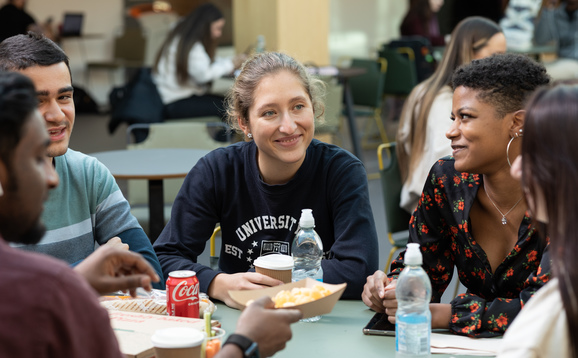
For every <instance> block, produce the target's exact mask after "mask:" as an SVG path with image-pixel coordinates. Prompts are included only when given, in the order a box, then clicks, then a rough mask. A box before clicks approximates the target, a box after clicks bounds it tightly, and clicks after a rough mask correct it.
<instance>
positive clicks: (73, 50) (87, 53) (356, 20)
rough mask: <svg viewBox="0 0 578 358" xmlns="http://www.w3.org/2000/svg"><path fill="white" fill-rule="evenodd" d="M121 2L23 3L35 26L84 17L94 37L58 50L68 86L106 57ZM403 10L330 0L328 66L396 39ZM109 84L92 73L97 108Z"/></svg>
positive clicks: (366, 1) (396, 2)
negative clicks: (70, 15)
mask: <svg viewBox="0 0 578 358" xmlns="http://www.w3.org/2000/svg"><path fill="white" fill-rule="evenodd" d="M233 1H235V0H233ZM287 1H291V0H287ZM312 1H315V0H312ZM123 3H124V1H123V0H74V1H70V0H28V4H27V9H28V11H29V12H30V13H31V14H32V15H33V16H34V17H35V19H36V21H38V22H43V21H44V20H45V19H46V18H48V17H49V16H52V17H53V18H54V22H55V23H60V22H61V21H62V18H63V14H64V13H65V12H83V13H84V14H85V20H84V27H83V33H84V34H88V35H99V36H100V37H97V38H94V37H92V36H90V37H88V38H83V39H67V40H64V41H63V42H62V44H61V45H62V47H63V49H64V51H66V53H67V54H68V56H69V57H70V63H71V69H72V75H73V81H74V83H76V84H77V85H81V86H84V87H86V83H85V71H84V69H85V63H86V61H87V60H93V61H95V60H104V59H110V58H112V43H113V39H114V36H115V34H118V33H119V32H120V31H121V26H122V22H123V20H122V17H123V15H122V12H123ZM406 9H407V1H406V0H331V3H330V12H331V17H330V35H329V51H330V54H331V55H330V56H331V63H333V64H335V63H337V59H338V58H339V57H342V56H348V57H375V55H376V49H377V48H378V47H379V46H380V45H381V44H382V43H384V42H388V41H389V40H391V39H393V38H395V37H398V36H399V25H400V23H401V21H402V19H403V16H404V14H405V12H406ZM114 81H115V82H116V84H117V85H118V84H119V83H122V76H120V74H117V75H116V77H115V79H114ZM111 85H113V84H111V83H110V81H109V77H108V75H107V72H105V71H94V72H93V73H91V76H90V88H86V89H88V90H89V92H90V93H91V94H92V95H93V96H94V97H95V99H96V100H97V101H98V102H99V103H101V104H106V103H107V101H108V98H107V95H108V92H109V91H110V87H111Z"/></svg>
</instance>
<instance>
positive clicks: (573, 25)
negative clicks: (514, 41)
mask: <svg viewBox="0 0 578 358" xmlns="http://www.w3.org/2000/svg"><path fill="white" fill-rule="evenodd" d="M576 10H578V0H565V1H560V0H543V3H542V8H541V10H540V13H539V15H538V17H537V18H536V22H535V27H534V42H535V43H536V44H537V45H543V44H547V43H550V42H555V43H556V45H557V46H558V59H556V60H554V61H551V62H546V63H544V66H546V69H547V70H548V73H549V74H550V76H551V77H552V78H553V79H554V80H563V79H569V78H578V12H577V11H576Z"/></svg>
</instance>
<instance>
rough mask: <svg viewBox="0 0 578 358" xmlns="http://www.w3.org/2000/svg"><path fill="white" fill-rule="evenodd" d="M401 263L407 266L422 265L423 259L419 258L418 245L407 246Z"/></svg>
mask: <svg viewBox="0 0 578 358" xmlns="http://www.w3.org/2000/svg"><path fill="white" fill-rule="evenodd" d="M403 263H404V264H405V265H406V266H407V265H412V266H416V265H420V266H421V264H422V263H423V258H422V256H421V251H420V250H419V244H416V243H410V244H407V249H406V250H405V256H404V261H403Z"/></svg>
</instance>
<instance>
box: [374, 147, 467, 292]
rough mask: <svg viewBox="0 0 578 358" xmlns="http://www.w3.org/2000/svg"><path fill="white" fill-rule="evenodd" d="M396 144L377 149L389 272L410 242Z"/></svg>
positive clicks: (386, 265)
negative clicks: (402, 204)
mask: <svg viewBox="0 0 578 358" xmlns="http://www.w3.org/2000/svg"><path fill="white" fill-rule="evenodd" d="M395 147H396V143H395V142H392V143H383V144H381V145H380V146H379V147H378V148H377V159H378V161H379V174H380V177H381V187H382V191H383V201H384V203H385V222H386V224H387V238H388V240H389V242H390V243H391V246H392V247H391V250H390V251H389V256H388V257H387V262H386V264H385V269H384V271H385V272H386V273H387V272H389V266H390V265H391V259H392V258H393V254H394V253H395V252H396V251H397V250H401V249H404V248H405V246H406V245H407V242H408V240H409V219H410V217H411V216H410V215H409V214H408V213H407V212H406V211H405V210H403V209H402V208H400V207H399V199H400V194H401V188H402V186H403V183H402V182H401V173H400V171H399V165H398V163H397V156H396V154H395ZM384 151H386V152H387V157H388V158H389V160H388V162H387V166H385V165H384V158H383V152H384ZM459 287H460V281H459V280H456V286H455V287H454V293H453V296H452V297H456V296H457V294H458V290H459Z"/></svg>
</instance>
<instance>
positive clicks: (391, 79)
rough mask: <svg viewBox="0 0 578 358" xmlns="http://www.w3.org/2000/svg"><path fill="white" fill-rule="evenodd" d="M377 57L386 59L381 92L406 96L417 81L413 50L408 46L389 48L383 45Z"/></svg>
mask: <svg viewBox="0 0 578 358" xmlns="http://www.w3.org/2000/svg"><path fill="white" fill-rule="evenodd" d="M379 57H381V58H384V59H385V60H386V61H387V76H386V78H385V83H384V85H383V94H386V95H403V96H407V95H408V94H409V93H410V92H411V90H412V89H413V88H414V87H415V86H416V85H417V83H418V82H417V73H416V66H415V53H414V51H413V50H412V49H411V48H409V47H400V48H390V47H388V46H387V45H384V46H383V48H382V49H381V50H380V51H379Z"/></svg>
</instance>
